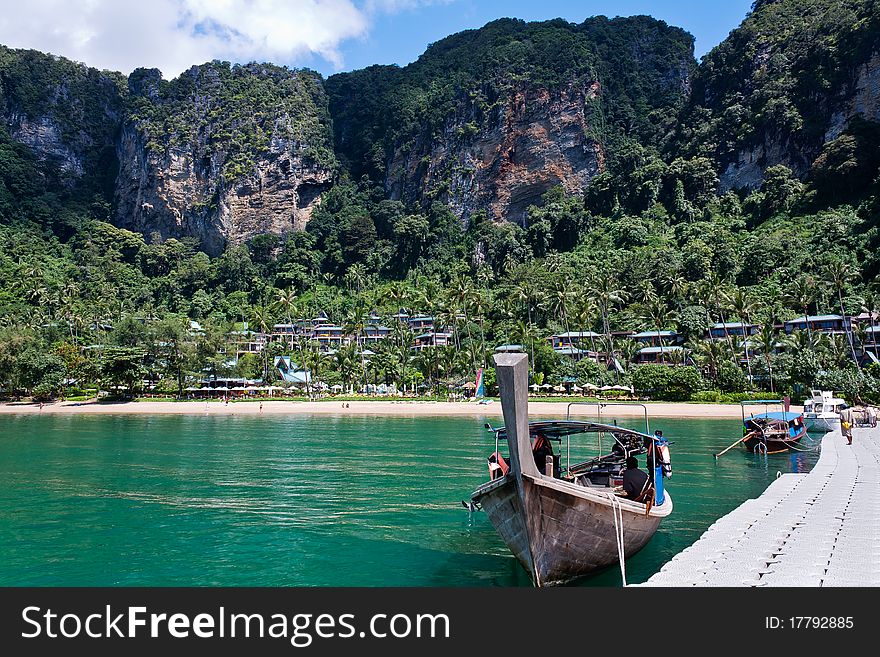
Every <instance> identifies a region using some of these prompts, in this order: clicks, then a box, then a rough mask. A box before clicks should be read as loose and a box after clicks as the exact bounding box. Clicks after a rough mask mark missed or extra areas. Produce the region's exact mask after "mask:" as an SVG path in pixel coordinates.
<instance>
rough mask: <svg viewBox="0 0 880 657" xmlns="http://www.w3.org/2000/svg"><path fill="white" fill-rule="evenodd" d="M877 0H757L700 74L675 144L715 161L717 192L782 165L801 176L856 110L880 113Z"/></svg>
mask: <svg viewBox="0 0 880 657" xmlns="http://www.w3.org/2000/svg"><path fill="white" fill-rule="evenodd" d="M878 57H880V3H878V2H877V0H774V1H772V2H771V1H767V0H765V1H763V2H756V3H755V6H754V10H753V12H752V13H751V14H750V15H749V16H748V17H747V18H746V20H745V21H744V22H743V24H742V25H741V26H740V27H739V28H737V29H736V30H734V31H733V32H732V33H731V34H730V36H729V37H728V38H727V39H726V40H725V41H724V42H722V43H721V44H720V45H719V46H717V47H716V48H715V49H714V50H712V52H711V53H709V54H708V55H707V56H706V58H705V59H704V60H703V62H702V64H701V66H700V68H699V70H698V72H697V74H696V76H695V79H694V88H693V95H692V97H691V101H690V106H689V107H688V109H687V111H686V112H685V115H684V120H683V129H682V130H681V132H680V134H679V146H680V147H681V149H682V150H683V151H684V152H685V153H688V154H699V155H706V156H708V157H711V158H713V159H714V160H715V161H716V162H717V164H718V169H719V173H720V178H721V191H726V190H728V189H737V188H744V189H755V188H757V187H759V186H760V185H761V183H762V181H763V178H764V171H765V170H766V169H767V168H768V167H770V166H773V165H776V164H784V165H786V166H788V167H789V168H790V169H791V170H792V171H794V173H795V174H796V175H798V176H799V177H801V178H805V177H807V176H808V175H809V173H810V169H811V167H812V165H813V163H814V161H815V160H816V158H817V157H818V156H819V154H820V153H821V152H822V149H823V146H825V144H827V143H828V142H830V141H832V140H834V139H836V138H838V137H839V136H840V135H841V134H842V133H843V132H845V131H846V130H847V128H848V126H849V125H850V123H851V122H852V120H853V119H854V118H855V117H861V118H864V119H868V120H873V121H878V120H880V111H878V108H880V70H878V63H880V60H878Z"/></svg>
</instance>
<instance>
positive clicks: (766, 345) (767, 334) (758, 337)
mask: <svg viewBox="0 0 880 657" xmlns="http://www.w3.org/2000/svg"><path fill="white" fill-rule="evenodd" d="M750 339H751V340H753V341H754V343H755V346H756V347H757V348H758V351H760V352H761V353H762V354H763V355H764V362H765V363H766V365H767V373H768V374H769V376H770V392H776V389H775V388H774V386H773V365H772V362H771V360H770V356H771V355H772V354H773V352H774V351H775V350H776V332H775V331H774V330H773V323H772V322H770V323H767V324H763V325H762V326H761V330H760V331H758V333H756V334H755V335H754V336H752V338H750Z"/></svg>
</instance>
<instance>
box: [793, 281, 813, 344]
mask: <svg viewBox="0 0 880 657" xmlns="http://www.w3.org/2000/svg"><path fill="white" fill-rule="evenodd" d="M818 289H819V288H818V284H817V282H816V279H815V278H813V277H812V276H809V275H808V276H801V277H800V278H796V279H795V280H794V282H793V283H792V284H791V288H790V289H789V291H788V293H787V294H786V295H785V299H786V303H790V304H791V305H792V306H794V307H795V308H800V309H801V310H803V311H804V322H806V328H807V334H808V335H809V336H810V337H811V338H812V331H811V330H810V304H811V303H813V302H814V301H815V300H816V297H817V296H818Z"/></svg>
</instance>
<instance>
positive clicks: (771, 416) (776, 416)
mask: <svg viewBox="0 0 880 657" xmlns="http://www.w3.org/2000/svg"><path fill="white" fill-rule="evenodd" d="M799 417H801V414H800V413H786V412H783V411H779V412H776V413H757V414H755V415H750V416H749V417H747V418H746V422H748V421H749V420H761V419H766V420H783V421H785V422H792V421H794V420H796V419H798V418H799Z"/></svg>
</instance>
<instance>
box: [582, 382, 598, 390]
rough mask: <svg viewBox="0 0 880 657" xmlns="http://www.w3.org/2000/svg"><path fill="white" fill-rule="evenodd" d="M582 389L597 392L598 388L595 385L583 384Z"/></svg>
mask: <svg viewBox="0 0 880 657" xmlns="http://www.w3.org/2000/svg"><path fill="white" fill-rule="evenodd" d="M584 389H585V390H598V389H599V386H597V385H596V384H595V383H585V384H584Z"/></svg>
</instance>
